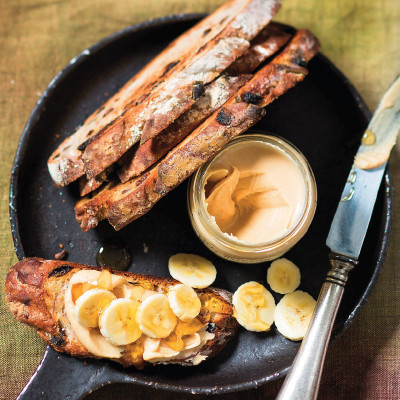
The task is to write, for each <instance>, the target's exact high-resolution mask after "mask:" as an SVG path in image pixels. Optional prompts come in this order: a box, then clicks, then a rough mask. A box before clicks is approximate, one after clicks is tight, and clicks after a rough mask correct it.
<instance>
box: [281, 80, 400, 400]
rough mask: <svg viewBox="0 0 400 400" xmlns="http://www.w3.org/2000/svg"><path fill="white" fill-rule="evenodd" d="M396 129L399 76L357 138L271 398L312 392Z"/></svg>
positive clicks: (308, 399) (303, 397)
mask: <svg viewBox="0 0 400 400" xmlns="http://www.w3.org/2000/svg"><path fill="white" fill-rule="evenodd" d="M399 131H400V76H398V77H397V78H396V79H395V80H394V81H393V83H392V84H391V85H390V86H389V88H388V89H387V91H386V92H385V94H384V96H383V97H382V99H381V101H380V103H379V106H378V108H377V109H376V111H375V113H374V115H373V117H372V119H371V121H370V123H369V125H368V128H367V130H366V131H365V133H364V135H363V139H362V144H361V146H360V147H359V149H358V151H357V154H356V156H355V159H354V163H353V166H352V168H351V171H350V174H349V176H348V178H347V182H346V184H345V187H344V189H343V193H342V196H341V199H340V202H339V205H338V208H337V210H336V213H335V216H334V218H333V221H332V225H331V228H330V231H329V234H328V238H327V240H326V244H327V246H328V247H329V249H330V250H331V253H330V254H329V261H330V264H331V267H332V268H331V270H330V271H329V272H328V274H327V277H326V280H325V282H324V284H323V285H322V289H321V292H320V294H319V297H318V300H317V304H316V307H315V310H314V314H313V316H312V318H311V322H310V325H309V328H308V330H307V333H306V336H305V337H304V339H303V342H302V344H301V347H300V349H299V351H298V353H297V356H296V358H295V360H294V362H293V365H292V368H291V369H290V371H289V374H288V376H287V377H286V379H285V382H284V383H283V385H282V388H281V390H280V392H279V394H278V397H277V400H314V399H316V398H317V394H318V389H319V384H320V380H321V374H322V368H323V363H324V360H325V355H326V350H327V347H328V343H329V339H330V336H331V332H332V327H333V323H334V321H335V318H336V314H337V311H338V308H339V305H340V301H341V299H342V296H343V291H344V288H345V285H346V282H347V279H348V275H349V272H350V271H351V270H352V269H353V268H354V267H355V266H357V264H358V258H359V255H360V252H361V248H362V245H363V242H364V238H365V235H366V233H367V229H368V225H369V221H370V219H371V215H372V211H373V209H374V205H375V201H376V197H377V194H378V190H379V187H380V185H381V181H382V177H383V175H384V172H385V168H386V164H387V160H388V158H389V154H390V151H391V149H392V147H393V145H394V144H395V142H396V138H397V136H398V133H399Z"/></svg>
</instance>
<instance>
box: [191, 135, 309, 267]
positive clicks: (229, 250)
mask: <svg viewBox="0 0 400 400" xmlns="http://www.w3.org/2000/svg"><path fill="white" fill-rule="evenodd" d="M250 142H253V143H254V142H259V143H260V144H263V145H265V146H272V148H273V149H274V150H277V151H279V152H280V153H281V154H283V155H284V156H285V157H287V158H288V159H289V160H290V161H291V162H292V163H293V165H294V166H295V167H297V168H298V170H299V172H300V176H301V178H302V180H303V184H304V199H303V204H302V205H301V206H300V207H299V210H300V211H299V212H297V217H296V218H295V220H294V221H293V222H292V223H291V225H290V226H289V228H288V229H287V231H286V232H285V233H284V234H283V235H282V236H280V237H278V238H275V239H273V240H270V241H268V242H262V243H255V244H252V243H246V242H243V241H240V240H239V239H238V238H236V237H234V236H232V235H228V234H226V233H224V232H222V231H221V230H220V229H219V227H218V225H217V224H216V222H215V219H213V217H211V216H210V214H209V213H208V211H207V203H206V197H205V189H204V186H205V183H206V177H207V172H208V171H209V168H210V166H212V164H213V163H214V162H215V161H216V160H217V159H219V157H220V156H221V155H227V152H229V151H231V150H232V149H234V148H235V146H243V144H245V143H250ZM228 155H229V154H228ZM316 204H317V190H316V183H315V178H314V174H313V172H312V170H311V167H310V165H309V164H308V162H307V160H306V158H305V157H304V156H303V154H302V153H301V152H300V151H299V150H298V149H297V148H296V147H295V146H293V145H292V144H291V143H289V142H288V141H287V140H285V139H282V138H280V137H277V136H271V135H267V134H259V133H255V134H254V133H253V134H245V135H242V136H239V137H237V138H235V139H233V140H232V141H230V142H229V143H228V144H227V145H226V146H225V147H224V148H223V149H222V150H221V151H220V152H219V153H218V154H217V155H216V156H214V158H212V159H211V160H210V161H208V162H207V163H206V164H204V165H203V166H201V167H200V168H199V169H198V170H197V172H196V173H195V174H194V175H193V176H192V178H191V180H190V183H189V186H188V210H189V216H190V220H191V223H192V226H193V229H194V231H195V232H196V234H197V236H198V237H199V238H200V239H201V241H202V242H203V243H204V244H205V245H206V246H207V247H208V248H209V249H210V250H211V251H213V252H214V253H215V254H216V255H218V256H220V257H222V258H225V259H227V260H230V261H235V262H239V263H259V262H263V261H269V260H273V259H275V258H278V257H280V256H282V255H283V254H284V253H286V252H287V251H288V250H289V249H290V248H292V247H293V246H294V245H295V244H296V243H297V242H298V241H299V240H300V239H301V238H302V237H303V236H304V234H305V233H306V232H307V230H308V228H309V226H310V224H311V221H312V219H313V217H314V213H315V209H316Z"/></svg>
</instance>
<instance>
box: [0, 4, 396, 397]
mask: <svg viewBox="0 0 400 400" xmlns="http://www.w3.org/2000/svg"><path fill="white" fill-rule="evenodd" d="M221 3H222V1H220V0H146V1H143V0H118V1H114V0H90V1H78V0H71V1H59V0H54V1H52V0H0V56H1V63H0V87H1V90H0V109H1V112H2V118H1V124H0V149H1V152H0V249H1V250H0V266H1V273H0V285H1V288H2V289H1V290H0V398H1V399H14V398H15V397H16V396H17V395H18V393H19V392H20V391H21V390H22V388H23V387H24V385H25V384H26V383H27V381H28V380H29V378H30V376H31V375H32V373H33V372H34V370H35V368H36V366H37V365H38V363H39V361H40V359H41V356H42V354H43V351H44V348H45V346H44V344H43V343H42V341H41V340H40V339H39V338H38V337H37V336H36V334H35V332H34V331H33V330H32V329H30V328H27V327H23V326H21V325H20V324H19V323H17V322H16V321H14V320H13V319H12V318H11V315H10V313H9V312H8V310H6V306H5V302H4V290H3V287H4V276H5V272H6V270H7V268H8V266H9V265H11V264H13V263H14V262H16V261H17V259H16V256H15V253H14V248H13V242H12V236H11V231H10V225H9V218H8V215H9V212H8V196H9V181H10V172H11V166H12V161H13V158H14V154H15V150H16V148H17V144H18V140H19V137H20V135H21V132H22V130H23V127H24V125H25V123H26V120H27V118H28V116H29V113H30V111H31V110H32V108H33V106H34V105H35V103H36V101H37V100H38V97H39V96H40V94H41V93H42V92H43V90H44V89H45V88H46V86H47V85H48V83H49V82H50V80H51V79H52V78H53V77H54V75H55V74H56V73H57V72H58V71H59V70H60V69H61V68H62V67H63V66H64V65H65V64H66V63H67V62H68V61H69V60H70V59H71V58H72V57H74V56H75V55H76V54H78V53H79V52H80V51H81V50H82V49H85V48H87V47H88V46H90V45H91V44H93V43H94V42H96V41H98V40H99V39H101V38H102V37H104V36H107V35H109V34H111V33H113V32H115V31H117V30H120V29H122V28H124V27H126V26H129V25H131V24H134V23H136V22H139V21H144V20H146V19H149V18H153V17H159V16H163V15H167V14H177V13H189V12H207V11H212V10H213V9H215V8H216V7H217V6H218V5H219V4H221ZM277 19H278V20H280V21H282V22H285V23H289V24H292V25H295V26H296V27H299V28H300V27H307V28H310V29H311V30H312V31H313V32H314V33H315V34H316V35H317V36H318V37H319V38H320V40H321V42H322V51H323V52H324V53H325V54H326V55H327V56H328V57H329V58H330V59H331V60H332V61H333V62H334V63H335V64H336V65H337V66H338V67H339V68H340V69H341V70H342V71H343V72H344V73H345V75H346V76H347V77H348V78H349V79H350V80H351V81H352V82H353V83H354V85H355V87H356V88H357V89H358V91H359V92H360V93H361V95H362V97H363V98H364V99H365V101H366V102H367V104H368V106H369V107H370V109H371V110H372V109H374V108H375V107H376V105H377V103H378V100H379V98H380V96H381V94H382V93H383V91H384V89H385V88H386V86H387V85H388V83H389V82H390V81H391V80H392V79H393V78H394V77H395V76H396V75H397V74H398V73H399V72H400V41H399V37H400V23H399V21H400V2H399V1H398V0H386V1H377V0H326V1H320V0H283V7H282V10H281V11H280V13H279V16H278V18H277ZM399 148H400V147H399V146H397V148H396V149H395V151H393V153H392V157H391V167H392V172H393V180H394V186H395V188H398V187H400V155H399ZM399 205H400V196H399V195H398V194H397V192H395V202H394V207H395V218H394V222H393V231H392V237H391V243H390V248H389V254H388V257H387V259H386V262H385V266H384V269H383V272H382V275H381V277H380V279H379V281H378V284H377V285H376V287H375V289H374V291H373V293H372V296H371V297H370V299H369V301H368V303H367V305H366V306H365V308H364V309H363V310H362V312H361V313H360V314H359V316H358V317H357V319H356V321H355V322H354V324H353V325H352V326H351V327H350V329H349V330H348V331H347V332H346V333H345V335H344V336H342V337H341V338H340V339H339V340H338V341H337V342H336V343H335V344H334V345H332V346H331V347H330V348H329V351H328V355H327V362H326V367H325V370H324V374H323V379H322V385H321V391H320V396H319V398H320V399H374V400H376V399H382V400H383V399H397V398H400V368H399V361H400V345H399V343H400V341H399V337H400V326H399V324H400V318H399V317H400V306H399V301H400V287H399V279H400V269H399V268H398V265H400V255H399V251H398V246H399V245H400V216H399V215H398V212H397V210H398V209H399ZM281 383H282V382H281V381H278V382H272V383H270V384H267V385H266V386H264V387H262V388H260V389H257V390H253V391H248V392H244V393H240V394H239V393H236V394H229V395H222V396H217V397H218V398H220V399H239V398H241V399H273V398H274V397H275V396H276V393H277V392H278V390H279V387H280V385H281ZM88 398H90V399H114V400H116V399H127V398H132V399H139V398H140V399H142V398H148V399H175V398H182V399H185V398H189V396H181V395H179V396H177V395H176V394H169V393H166V392H160V391H154V390H150V389H141V388H140V389H138V388H132V387H131V386H124V385H120V386H109V387H105V388H103V389H101V390H98V391H96V392H94V393H93V394H91V395H90V396H89V397H88Z"/></svg>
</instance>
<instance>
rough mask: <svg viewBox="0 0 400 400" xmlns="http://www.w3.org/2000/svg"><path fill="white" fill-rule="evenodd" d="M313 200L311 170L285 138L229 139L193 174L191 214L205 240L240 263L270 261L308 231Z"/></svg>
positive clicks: (190, 188) (191, 182) (190, 196)
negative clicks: (229, 140)
mask: <svg viewBox="0 0 400 400" xmlns="http://www.w3.org/2000/svg"><path fill="white" fill-rule="evenodd" d="M316 203H317V190H316V184H315V178H314V175H313V172H312V170H311V168H310V165H309V164H308V162H307V160H306V158H305V157H304V156H303V155H302V154H301V153H300V151H299V150H298V149H296V148H295V147H294V146H293V145H292V144H290V143H289V142H287V141H286V140H284V139H282V138H279V137H276V136H270V135H265V134H246V135H243V136H240V137H238V138H235V139H233V140H232V141H231V142H230V143H228V144H227V145H226V146H225V147H224V148H223V149H222V150H221V151H220V152H219V153H218V154H217V155H216V156H215V157H214V158H213V159H212V160H210V161H209V162H207V163H206V164H204V165H203V166H202V167H201V168H200V169H199V170H198V171H197V172H196V174H195V175H194V176H193V177H192V179H191V181H190V184H189V189H188V208H189V216H190V219H191V222H192V225H193V228H194V230H195V232H196V234H197V235H198V237H199V238H200V239H201V240H202V241H203V243H204V244H205V245H206V246H207V247H208V248H209V249H210V250H211V251H213V252H214V253H215V254H217V255H218V256H220V257H222V258H225V259H228V260H231V261H235V262H240V263H258V262H262V261H268V260H273V259H275V258H278V257H280V256H281V255H282V254H284V253H286V252H287V251H288V250H289V249H290V248H291V247H293V246H294V245H295V244H296V243H297V242H298V241H299V240H300V239H301V238H302V237H303V236H304V234H305V233H306V232H307V229H308V228H309V226H310V224H311V221H312V219H313V216H314V213H315V208H316Z"/></svg>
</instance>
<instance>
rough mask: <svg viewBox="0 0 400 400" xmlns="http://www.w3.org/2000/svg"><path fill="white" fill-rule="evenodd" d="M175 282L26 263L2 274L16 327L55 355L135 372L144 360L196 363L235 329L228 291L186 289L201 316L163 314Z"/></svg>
mask: <svg viewBox="0 0 400 400" xmlns="http://www.w3.org/2000/svg"><path fill="white" fill-rule="evenodd" d="M177 285H179V282H178V281H175V280H173V279H167V278H159V277H153V276H148V275H139V274H133V273H129V272H121V271H109V270H101V269H99V268H96V267H90V266H87V265H82V264H76V263H71V262H63V261H49V260H44V259H41V258H26V259H24V260H22V261H20V262H18V263H17V264H15V265H14V266H12V267H11V268H10V269H9V271H8V273H7V276H6V301H7V304H8V307H9V308H10V310H11V312H12V313H13V314H14V316H15V317H16V318H17V319H18V320H19V321H20V322H22V323H24V324H27V325H30V326H32V327H34V328H35V329H36V330H37V332H38V334H39V335H40V336H41V337H42V338H43V339H44V340H45V341H46V342H47V343H48V344H49V345H50V346H51V347H53V348H54V349H55V350H57V351H59V352H65V353H68V354H71V355H73V356H76V357H81V358H83V357H91V358H107V359H111V360H113V361H116V362H118V363H120V364H122V365H123V366H125V367H129V366H135V367H136V368H139V369H140V368H143V367H144V366H145V365H146V364H149V363H150V364H160V363H162V364H169V363H171V364H180V365H185V366H189V365H197V364H199V363H200V362H202V361H204V360H206V359H208V358H210V357H212V356H214V355H216V354H217V353H218V352H219V351H220V350H221V349H222V348H223V347H224V346H225V344H226V343H227V342H228V341H229V339H230V338H231V337H232V336H233V335H234V333H235V331H236V329H237V323H236V320H235V319H234V317H233V309H232V305H231V293H229V292H227V291H225V290H222V289H215V288H211V287H210V288H206V289H191V288H190V287H189V289H191V290H194V293H195V296H197V297H198V299H199V300H200V305H199V309H198V310H199V311H200V312H199V313H198V314H197V315H196V316H195V317H194V318H189V319H188V318H186V319H185V320H184V321H183V320H182V319H180V318H178V317H176V316H175V315H172V316H171V315H170V314H171V312H172V311H171V308H170V307H169V305H168V304H169V303H168V298H169V296H168V294H169V290H170V289H171V288H175V289H176V288H177ZM175 289H174V291H176V290H175ZM186 289H187V288H186ZM149 305H150V307H149ZM175 306H176V304H175ZM160 307H161V308H160ZM163 307H164V308H163ZM165 307H166V308H165ZM171 307H172V305H171ZM198 310H197V311H198ZM153 313H157V315H158V317H159V318H160V320H158V322H157V323H154V321H153V320H152V315H153ZM132 315H134V316H135V317H134V318H132ZM193 315H194V314H193ZM193 315H192V317H193ZM160 321H161V322H160ZM171 324H172V325H171ZM144 332H146V333H144ZM166 335H167V336H166Z"/></svg>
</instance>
